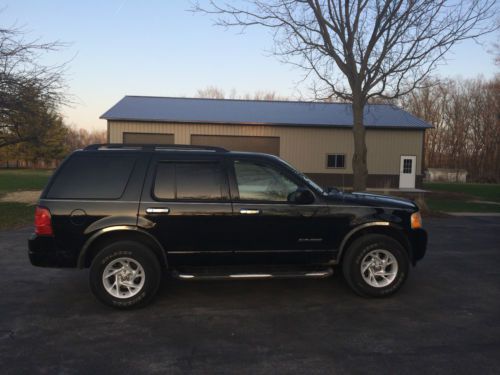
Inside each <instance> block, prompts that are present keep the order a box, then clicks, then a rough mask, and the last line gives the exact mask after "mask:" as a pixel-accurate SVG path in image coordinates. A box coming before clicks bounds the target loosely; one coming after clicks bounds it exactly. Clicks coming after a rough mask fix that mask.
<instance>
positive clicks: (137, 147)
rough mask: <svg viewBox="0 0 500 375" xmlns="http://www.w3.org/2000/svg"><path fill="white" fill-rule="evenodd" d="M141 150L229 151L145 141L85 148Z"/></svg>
mask: <svg viewBox="0 0 500 375" xmlns="http://www.w3.org/2000/svg"><path fill="white" fill-rule="evenodd" d="M127 149H128V150H131V149H132V150H141V151H169V150H172V151H193V150H197V151H215V152H228V151H227V150H226V149H225V148H223V147H216V146H201V145H200V146H198V145H179V144H177V145H168V144H143V143H126V144H124V143H96V144H92V145H89V146H87V147H85V148H84V150H86V151H89V150H127Z"/></svg>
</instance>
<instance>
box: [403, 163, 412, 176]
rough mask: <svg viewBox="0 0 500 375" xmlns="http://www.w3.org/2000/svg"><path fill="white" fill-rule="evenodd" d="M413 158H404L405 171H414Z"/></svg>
mask: <svg viewBox="0 0 500 375" xmlns="http://www.w3.org/2000/svg"><path fill="white" fill-rule="evenodd" d="M412 162H413V160H412V159H404V160H403V173H407V174H409V173H412Z"/></svg>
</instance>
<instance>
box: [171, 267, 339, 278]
mask: <svg viewBox="0 0 500 375" xmlns="http://www.w3.org/2000/svg"><path fill="white" fill-rule="evenodd" d="M332 275H333V269H332V268H324V269H319V270H309V271H307V270H304V271H302V272H300V271H297V270H294V271H289V272H287V271H278V272H262V273H260V272H252V273H229V274H224V273H210V272H202V273H195V272H185V271H184V272H179V271H173V272H172V276H173V277H175V278H177V279H182V280H229V279H233V280H235V279H284V278H316V279H321V278H325V277H330V276H332Z"/></svg>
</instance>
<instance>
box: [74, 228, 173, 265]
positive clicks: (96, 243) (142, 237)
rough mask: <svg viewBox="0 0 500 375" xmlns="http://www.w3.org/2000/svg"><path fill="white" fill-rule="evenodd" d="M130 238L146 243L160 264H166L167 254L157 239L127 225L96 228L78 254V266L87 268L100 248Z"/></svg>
mask: <svg viewBox="0 0 500 375" xmlns="http://www.w3.org/2000/svg"><path fill="white" fill-rule="evenodd" d="M120 240H121V241H123V240H131V241H137V242H140V243H142V244H145V245H147V246H148V247H149V248H150V249H151V250H152V251H153V253H154V254H155V255H156V257H157V258H158V261H159V262H160V265H161V266H163V267H167V266H168V261H167V254H166V252H165V249H164V248H163V246H162V245H161V244H160V243H159V242H158V240H157V239H156V238H155V237H154V236H152V235H151V234H149V233H148V232H146V231H144V230H142V229H140V228H138V227H135V226H128V225H120V226H114V227H108V228H103V229H100V230H98V231H97V232H96V233H94V234H93V235H92V236H90V238H89V239H88V240H87V241H86V242H85V244H84V245H83V247H82V250H81V251H80V254H79V256H78V263H77V267H78V268H88V267H90V264H91V263H92V260H93V259H94V257H95V256H96V255H97V253H98V252H99V250H100V249H102V248H103V247H104V246H106V245H108V244H110V243H112V242H115V241H120Z"/></svg>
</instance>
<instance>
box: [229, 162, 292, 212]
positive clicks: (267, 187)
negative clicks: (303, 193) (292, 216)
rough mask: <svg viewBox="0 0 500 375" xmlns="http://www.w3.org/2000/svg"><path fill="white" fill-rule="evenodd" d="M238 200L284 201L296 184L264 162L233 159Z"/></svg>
mask: <svg viewBox="0 0 500 375" xmlns="http://www.w3.org/2000/svg"><path fill="white" fill-rule="evenodd" d="M234 170H235V173H236V182H237V184H238V190H239V194H240V200H256V201H274V202H286V201H287V200H288V195H289V194H290V193H292V192H294V191H296V190H297V188H298V186H297V184H295V183H294V182H293V181H291V180H290V179H289V178H288V177H286V176H284V175H283V174H282V173H281V172H280V171H279V170H277V169H275V168H273V167H271V166H268V165H264V164H257V163H253V162H245V161H235V162H234Z"/></svg>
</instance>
